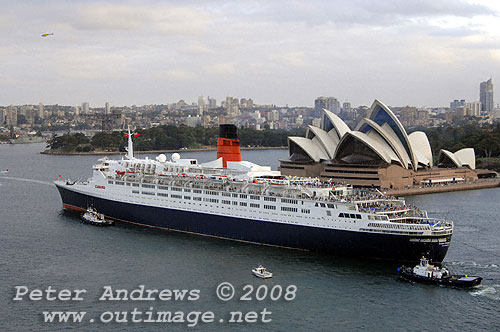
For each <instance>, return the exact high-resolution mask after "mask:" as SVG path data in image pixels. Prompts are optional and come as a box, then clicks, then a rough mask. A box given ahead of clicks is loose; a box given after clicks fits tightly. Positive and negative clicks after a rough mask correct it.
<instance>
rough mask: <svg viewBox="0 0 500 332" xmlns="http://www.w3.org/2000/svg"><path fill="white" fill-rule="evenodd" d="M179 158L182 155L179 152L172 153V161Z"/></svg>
mask: <svg viewBox="0 0 500 332" xmlns="http://www.w3.org/2000/svg"><path fill="white" fill-rule="evenodd" d="M179 159H181V155H180V154H178V153H173V154H172V161H177V160H179Z"/></svg>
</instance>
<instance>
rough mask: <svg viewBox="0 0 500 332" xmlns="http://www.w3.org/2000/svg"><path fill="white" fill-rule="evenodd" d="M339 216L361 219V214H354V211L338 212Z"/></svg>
mask: <svg viewBox="0 0 500 332" xmlns="http://www.w3.org/2000/svg"><path fill="white" fill-rule="evenodd" d="M339 218H353V219H361V215H360V214H354V213H339Z"/></svg>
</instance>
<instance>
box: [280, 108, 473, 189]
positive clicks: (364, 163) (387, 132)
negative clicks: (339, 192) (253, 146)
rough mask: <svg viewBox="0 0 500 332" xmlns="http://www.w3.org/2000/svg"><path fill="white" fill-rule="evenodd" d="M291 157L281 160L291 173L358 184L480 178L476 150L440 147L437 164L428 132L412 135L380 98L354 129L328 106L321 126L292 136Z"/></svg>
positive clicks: (391, 185) (282, 167)
mask: <svg viewBox="0 0 500 332" xmlns="http://www.w3.org/2000/svg"><path fill="white" fill-rule="evenodd" d="M288 149H289V158H288V159H285V160H281V161H280V170H281V172H282V173H283V174H286V175H297V176H311V177H313V176H320V177H321V178H322V179H324V180H329V179H332V180H333V181H335V182H344V183H349V184H352V185H353V186H359V187H377V188H382V189H386V188H387V189H389V188H393V189H401V188H404V187H407V186H414V185H422V184H436V183H445V182H462V181H472V180H477V178H478V177H477V173H476V171H475V166H476V165H475V154H474V150H473V149H472V148H467V149H462V150H459V151H457V152H455V153H452V152H450V151H447V150H441V151H440V152H439V157H438V165H434V164H433V154H432V150H431V146H430V144H429V140H428V139H427V136H426V135H425V133H424V132H421V131H415V132H412V133H410V134H407V132H406V130H405V128H403V126H402V125H401V123H400V121H399V120H398V118H397V117H396V116H395V115H394V113H393V112H392V111H391V110H390V109H389V108H388V107H387V106H386V105H384V104H383V103H381V102H380V101H378V100H375V101H374V102H373V104H372V107H371V109H370V111H369V112H368V115H367V117H366V118H364V119H363V120H362V121H360V122H359V124H358V125H357V126H356V128H355V129H354V130H351V129H350V128H349V126H347V124H346V123H344V121H342V120H341V119H340V118H339V117H338V116H337V115H335V114H334V113H332V112H329V111H327V110H323V118H322V121H321V128H319V127H314V126H309V127H308V128H307V132H306V136H305V137H289V138H288Z"/></svg>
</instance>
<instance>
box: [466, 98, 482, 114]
mask: <svg viewBox="0 0 500 332" xmlns="http://www.w3.org/2000/svg"><path fill="white" fill-rule="evenodd" d="M465 108H466V109H467V115H468V116H480V115H481V102H480V101H467V102H465Z"/></svg>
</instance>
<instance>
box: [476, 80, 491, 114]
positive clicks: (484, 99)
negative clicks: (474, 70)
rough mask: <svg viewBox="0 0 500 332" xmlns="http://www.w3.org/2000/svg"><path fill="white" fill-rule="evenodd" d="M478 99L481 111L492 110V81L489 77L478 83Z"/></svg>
mask: <svg viewBox="0 0 500 332" xmlns="http://www.w3.org/2000/svg"><path fill="white" fill-rule="evenodd" d="M479 100H480V101H481V111H483V112H487V113H492V112H493V83H492V82H491V77H490V79H489V80H487V81H486V82H481V84H480V85H479Z"/></svg>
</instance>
